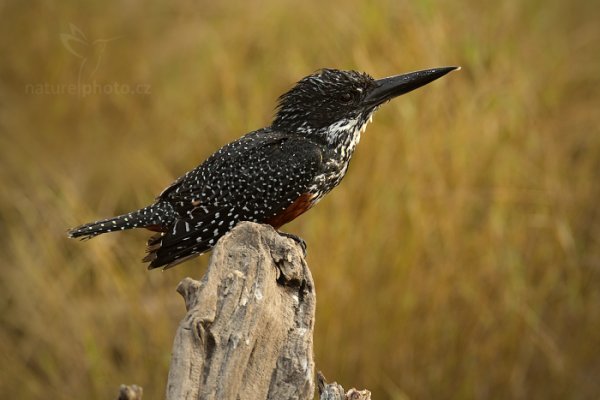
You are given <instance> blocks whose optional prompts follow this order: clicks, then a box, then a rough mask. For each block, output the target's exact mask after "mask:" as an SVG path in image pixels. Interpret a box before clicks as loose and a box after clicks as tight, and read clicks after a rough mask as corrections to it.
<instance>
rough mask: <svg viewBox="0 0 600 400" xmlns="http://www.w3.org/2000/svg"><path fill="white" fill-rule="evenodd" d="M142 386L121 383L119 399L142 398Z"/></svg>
mask: <svg viewBox="0 0 600 400" xmlns="http://www.w3.org/2000/svg"><path fill="white" fill-rule="evenodd" d="M142 394H143V391H142V388H141V387H140V386H138V385H121V387H120V388H119V397H117V400H142Z"/></svg>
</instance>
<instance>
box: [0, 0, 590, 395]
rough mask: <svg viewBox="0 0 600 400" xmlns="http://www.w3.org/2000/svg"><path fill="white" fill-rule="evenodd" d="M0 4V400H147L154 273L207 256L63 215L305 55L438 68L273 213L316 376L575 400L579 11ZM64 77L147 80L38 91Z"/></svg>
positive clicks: (583, 233)
mask: <svg viewBox="0 0 600 400" xmlns="http://www.w3.org/2000/svg"><path fill="white" fill-rule="evenodd" d="M0 15H1V20H2V21H3V22H2V24H0V54H1V55H2V57H1V60H0V157H1V159H0V162H1V168H0V177H1V182H2V189H1V190H0V226H2V241H1V242H0V258H1V259H2V273H1V274H0V321H1V330H0V355H1V359H2V360H1V364H0V398H5V399H8V398H18V399H40V398H65V399H66V398H84V399H107V398H112V397H114V395H115V393H116V391H117V388H118V385H119V384H120V383H137V384H140V385H142V386H143V387H144V391H145V397H144V398H145V399H159V398H162V397H163V394H164V388H165V382H166V377H167V370H168V364H169V360H170V350H171V345H172V339H173V336H174V333H175V329H176V326H177V324H178V321H179V320H180V319H181V318H182V317H183V315H184V305H183V302H182V300H181V298H180V297H179V296H178V295H177V294H176V293H175V287H176V285H177V283H178V282H179V281H180V280H181V279H182V278H183V277H185V276H192V277H196V278H199V277H200V276H201V275H202V274H203V271H204V269H205V266H206V264H207V261H208V257H203V258H201V259H196V260H194V261H192V262H188V263H186V264H184V265H182V266H179V267H177V268H176V269H173V270H170V271H168V272H166V273H161V272H159V271H153V272H147V271H146V270H145V269H144V266H143V265H142V264H140V263H139V260H140V258H141V257H142V255H143V249H144V241H145V239H146V238H147V236H148V233H146V232H142V231H136V232H128V233H122V234H114V235H106V236H102V237H100V238H98V239H95V240H92V241H90V242H85V243H79V242H76V241H71V240H68V239H67V238H66V236H65V231H66V229H67V228H69V227H71V226H74V225H77V224H79V223H82V222H86V221H88V220H94V219H97V218H99V217H105V216H110V215H114V214H118V213H122V212H126V211H129V210H131V209H134V208H137V207H140V206H143V205H145V204H147V203H148V202H150V201H151V200H152V199H153V197H154V196H155V195H156V194H158V193H159V192H160V191H161V190H162V189H163V188H164V187H165V186H166V185H168V184H169V183H170V182H171V181H172V180H173V179H174V178H176V177H177V176H179V175H181V174H182V173H184V172H185V171H187V170H188V169H191V168H192V167H194V166H195V165H196V164H197V163H199V162H200V161H202V160H203V159H204V158H205V157H207V156H208V155H209V154H211V153H212V152H213V151H214V150H216V149H217V148H218V147H219V146H221V145H223V144H225V143H227V142H229V141H231V140H233V139H235V138H237V137H239V136H240V135H241V134H243V133H245V132H247V131H250V130H252V129H256V128H259V127H262V126H264V125H266V124H268V123H269V121H270V119H271V117H272V116H273V109H274V105H275V100H276V98H277V96H278V95H279V94H281V93H282V92H283V91H285V90H287V89H288V88H289V87H290V86H291V85H292V84H293V83H294V82H295V81H297V80H298V79H300V78H301V77H303V76H304V75H306V74H308V73H311V72H312V71H314V70H316V69H318V68H321V67H336V68H343V69H351V68H352V69H358V70H362V71H366V72H369V73H370V74H372V75H373V76H375V77H383V76H387V75H392V74H396V73H400V72H406V71H411V70H415V69H419V68H426V67H433V66H441V65H449V64H450V65H453V64H456V65H462V67H463V70H462V71H460V72H458V73H453V74H451V75H449V76H447V77H445V78H444V79H441V80H440V81H438V82H435V83H434V84H431V85H429V86H427V87H426V88H423V89H421V90H419V91H417V92H414V93H411V94H410V95H407V96H404V97H402V98H400V99H397V100H395V101H393V102H392V103H390V104H388V105H386V106H385V107H383V108H382V109H381V110H380V111H379V112H378V114H377V115H376V116H375V122H374V124H372V125H371V126H370V127H369V129H368V130H367V134H366V135H364V136H363V139H362V142H361V144H360V146H359V147H358V150H357V153H356V155H355V158H354V160H353V162H352V165H351V167H350V171H349V173H348V176H347V177H346V179H345V181H344V182H343V183H342V185H341V186H340V187H339V188H337V189H336V190H335V191H334V192H333V193H332V195H330V196H329V197H327V199H326V200H324V201H323V202H321V203H320V204H319V205H318V207H316V208H315V209H313V210H311V211H310V213H308V214H306V215H305V216H303V217H302V218H300V219H299V220H298V221H296V222H294V223H292V224H290V225H288V226H287V227H285V229H286V230H288V231H291V232H294V233H297V234H299V235H301V236H302V237H304V238H305V239H306V241H307V243H308V247H309V252H308V261H309V264H310V266H311V269H312V271H313V274H314V277H315V280H316V284H317V293H318V309H317V321H316V333H315V352H316V361H317V368H318V369H320V370H322V371H323V372H324V373H325V375H326V376H327V377H328V378H330V379H335V380H337V381H338V382H340V383H342V384H343V385H344V386H345V387H350V386H357V387H367V388H369V389H371V390H372V391H373V392H374V396H373V397H374V398H376V399H384V398H390V399H440V398H446V399H491V398H497V399H506V398H514V399H531V398H544V399H565V398H573V399H591V398H598V396H599V393H600V215H599V213H600V210H599V209H600V207H599V204H600V202H599V200H600V180H599V178H600V128H599V104H600V91H599V90H598V89H599V88H600V74H599V72H600V51H599V46H598V43H599V40H600V24H598V20H599V17H600V9H598V5H597V3H596V2H593V1H587V0H573V1H569V2H567V1H562V2H561V1H541V0H532V1H526V2H523V1H518V0H507V1H504V2H479V1H475V0H467V1H464V2H451V1H440V2H436V1H430V0H419V1H411V2H408V1H392V0H380V1H371V2H347V1H342V0H333V1H329V2H323V1H320V2H313V1H307V2H295V1H289V0H288V1H274V0H270V1H261V2H259V1H247V2H220V3H219V2H214V1H182V2H164V3H163V2H142V1H139V0H128V1H123V2H108V3H107V2H103V1H89V2H85V3H82V2H78V1H75V0H67V1H63V2H51V1H31V2H22V1H17V0H9V1H4V2H2V3H0ZM71 25H73V26H75V27H76V28H78V29H80V30H81V32H82V33H83V35H85V38H86V40H87V41H88V45H85V43H83V44H82V43H79V45H81V46H82V47H83V49H81V48H80V50H78V51H79V52H80V53H79V55H81V56H82V57H84V58H86V59H88V62H87V65H86V66H85V68H84V72H83V74H82V76H80V75H79V71H80V67H81V65H82V60H83V58H78V57H77V56H76V54H74V53H72V52H71V51H70V50H69V48H68V47H67V46H65V44H64V43H63V41H62V40H61V34H69V35H71V36H76V35H75V34H77V32H74V31H72V28H71ZM77 35H79V34H77ZM79 37H80V36H79ZM80 38H81V37H80ZM111 38H116V39H114V40H112V41H110V42H107V43H105V48H104V52H103V53H102V50H101V47H102V46H101V45H100V42H95V43H94V41H95V40H97V39H111ZM80 42H81V41H80ZM92 60H99V63H97V64H94V62H95V61H92ZM94 65H96V67H97V69H96V71H95V72H94V69H93V68H92V66H94ZM78 80H79V81H80V83H93V82H96V83H98V84H106V83H108V84H112V83H113V82H117V83H118V84H120V85H128V87H130V88H134V89H135V88H137V87H138V86H137V85H138V84H141V85H144V86H142V90H144V88H146V87H147V88H148V89H149V90H150V92H149V93H147V94H140V93H137V94H136V93H134V94H128V95H126V94H114V93H112V94H110V93H108V92H107V90H105V89H102V90H101V92H100V93H96V94H93V95H90V96H85V97H83V96H79V95H77V94H68V93H62V94H61V93H52V90H53V89H52V88H56V87H58V86H60V85H68V84H77V82H78ZM43 84H48V85H49V86H48V87H46V89H39V87H40V86H39V85H43ZM28 85H37V86H33V87H34V89H35V90H37V92H36V91H33V92H32V89H31V86H28ZM28 87H29V89H27V88H28ZM54 90H56V89H54Z"/></svg>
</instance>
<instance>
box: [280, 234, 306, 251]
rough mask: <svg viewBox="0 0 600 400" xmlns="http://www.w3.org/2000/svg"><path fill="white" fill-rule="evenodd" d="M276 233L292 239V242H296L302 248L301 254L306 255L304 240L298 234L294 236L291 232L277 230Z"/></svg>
mask: <svg viewBox="0 0 600 400" xmlns="http://www.w3.org/2000/svg"><path fill="white" fill-rule="evenodd" d="M278 233H279V234H280V235H281V236H285V237H287V238H290V239H292V240H293V241H294V242H296V243H298V244H299V245H300V247H301V248H302V255H303V256H304V257H306V242H305V241H304V239H302V238H301V237H300V236H296V235H294V234H292V233H287V232H279V231H278Z"/></svg>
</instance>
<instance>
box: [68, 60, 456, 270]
mask: <svg viewBox="0 0 600 400" xmlns="http://www.w3.org/2000/svg"><path fill="white" fill-rule="evenodd" d="M452 69H454V68H453V67H449V68H445V69H434V70H426V71H418V72H415V73H411V74H407V75H399V76H396V77H391V78H384V79H382V80H378V81H376V80H374V79H373V78H371V77H370V76H369V75H367V74H363V73H358V72H355V71H339V70H329V69H326V70H321V71H318V72H316V73H315V74H313V75H310V76H308V77H306V78H304V79H302V80H301V81H300V82H298V83H297V84H296V86H295V87H294V88H292V89H291V90H290V91H289V92H287V93H285V94H284V95H283V96H281V97H280V101H279V107H278V112H277V115H276V117H275V120H274V121H273V124H272V125H271V126H270V127H267V128H263V129H260V130H257V131H254V132H251V133H249V134H247V135H245V136H243V137H241V138H240V139H238V140H236V141H234V142H232V143H230V144H228V145H226V146H224V147H222V148H221V149H220V150H218V151H217V152H216V153H214V154H213V155H212V156H210V157H209V158H208V159H207V160H206V161H204V162H203V163H202V164H201V165H200V166H198V167H197V168H195V169H193V170H191V171H190V172H188V173H186V174H185V175H183V176H182V177H180V178H179V179H177V180H176V181H175V182H174V183H173V184H172V185H171V186H169V187H168V188H167V189H165V190H164V191H163V192H162V193H161V194H160V195H159V197H158V198H157V199H156V201H155V203H154V204H152V205H150V206H148V207H145V208H142V209H140V210H138V211H134V212H132V213H128V214H124V215H121V216H118V217H114V218H109V219H106V220H102V221H97V222H94V223H90V224H86V225H82V226H80V227H77V228H74V229H72V230H71V231H69V235H70V236H71V237H81V238H91V237H94V236H97V235H99V234H102V233H106V232H112V231H117V230H124V229H131V228H139V227H144V228H147V229H150V230H154V231H157V232H159V233H158V234H156V235H155V236H153V237H152V238H150V240H149V241H148V248H147V250H148V254H147V256H146V257H145V258H144V261H147V262H149V263H150V265H149V268H156V267H161V266H164V267H165V268H168V267H171V266H174V265H176V264H178V263H180V262H182V261H185V260H187V259H189V258H191V257H193V256H196V255H199V254H202V253H205V252H206V251H208V250H210V249H211V248H212V247H213V246H214V245H215V244H216V242H217V240H218V239H219V238H220V237H221V236H223V235H224V234H225V233H227V232H228V231H229V230H231V229H232V228H233V227H234V226H235V225H236V224H237V223H238V222H240V221H253V222H261V223H269V224H271V225H273V226H274V227H275V228H279V226H281V225H283V224H285V223H286V222H289V221H290V220H292V219H294V218H296V217H297V216H298V215H300V214H302V213H303V212H305V211H306V210H308V209H309V208H310V207H312V206H313V205H314V204H316V203H317V202H318V201H319V200H320V199H321V198H322V197H323V196H325V195H326V194H327V193H329V192H330V191H331V190H332V189H333V188H334V187H335V186H337V185H338V184H339V183H340V181H341V180H342V178H343V177H344V175H345V174H346V172H347V169H348V165H349V162H350V159H351V157H352V154H353V152H354V149H355V147H356V145H357V144H358V142H359V140H360V134H361V132H363V131H364V129H365V127H366V125H367V123H368V122H369V121H370V120H371V117H372V114H373V112H375V110H376V109H377V108H378V107H379V106H380V105H381V104H382V103H383V102H385V101H387V100H389V99H390V98H392V97H395V96H397V95H399V94H402V93H405V92H407V91H410V90H413V89H415V88H416V87H419V86H422V85H424V84H426V83H428V82H431V81H432V80H434V79H437V78H438V77H440V76H442V75H444V74H446V73H447V72H449V71H450V70H452Z"/></svg>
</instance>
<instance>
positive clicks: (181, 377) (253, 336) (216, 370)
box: [167, 223, 315, 400]
mask: <svg viewBox="0 0 600 400" xmlns="http://www.w3.org/2000/svg"><path fill="white" fill-rule="evenodd" d="M177 291H178V292H179V293H180V294H181V295H182V296H183V297H184V299H185V304H186V308H187V310H188V312H187V315H186V316H185V318H184V319H183V321H181V324H180V325H179V329H178V330H177V335H176V337H175V343H174V344H173V357H172V361H171V369H170V371H169V380H168V384H167V399H168V400H175V399H177V400H180V399H236V398H240V399H309V398H312V396H313V392H314V381H313V377H314V362H313V349H312V333H313V326H314V315H315V292H314V285H313V280H312V276H311V274H310V271H309V270H308V267H307V265H306V262H305V261H304V257H303V254H302V250H301V248H300V247H299V246H298V245H296V243H295V242H294V241H293V240H291V239H289V238H286V237H283V236H281V235H279V234H278V233H277V232H276V231H275V230H274V229H273V228H271V227H268V226H265V225H258V224H252V223H241V224H239V225H238V226H237V227H236V229H234V230H232V231H231V232H230V233H229V234H227V235H226V236H225V237H223V238H222V239H221V240H220V241H219V243H218V244H217V246H216V247H215V249H214V250H213V254H212V258H211V261H210V265H209V267H208V271H207V273H206V275H205V276H204V278H203V279H202V280H201V281H195V280H192V279H190V278H186V279H184V280H183V281H182V282H181V283H180V284H179V287H178V288H177Z"/></svg>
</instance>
